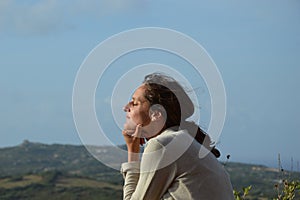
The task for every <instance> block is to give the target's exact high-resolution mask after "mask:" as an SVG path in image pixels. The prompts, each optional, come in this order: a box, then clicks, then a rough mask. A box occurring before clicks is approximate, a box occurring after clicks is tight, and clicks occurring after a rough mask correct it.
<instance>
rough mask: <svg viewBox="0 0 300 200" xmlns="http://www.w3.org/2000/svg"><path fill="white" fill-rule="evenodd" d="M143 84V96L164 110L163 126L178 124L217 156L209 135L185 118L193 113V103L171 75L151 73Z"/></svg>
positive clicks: (218, 154)
mask: <svg viewBox="0 0 300 200" xmlns="http://www.w3.org/2000/svg"><path fill="white" fill-rule="evenodd" d="M143 84H144V85H145V86H146V90H145V98H146V99H147V100H148V101H149V102H150V105H151V106H153V105H157V104H159V105H161V106H162V107H163V108H164V109H165V111H166V115H167V117H166V122H165V128H170V127H174V126H178V127H179V128H180V129H187V130H188V132H189V133H190V134H191V135H192V136H193V137H194V138H195V140H196V141H198V142H199V143H200V144H202V145H204V146H205V147H206V148H208V149H211V152H212V153H213V154H214V155H215V156H216V157H217V158H218V157H220V152H219V150H217V149H216V148H215V147H214V145H213V143H212V141H211V139H210V137H209V136H208V135H207V134H206V133H205V132H204V131H203V130H202V129H201V128H200V127H199V126H198V125H196V124H195V123H194V122H190V121H187V118H189V117H190V116H192V115H193V113H194V104H193V102H192V100H191V99H190V97H189V96H188V95H187V93H186V92H185V90H184V89H183V88H182V86H181V85H180V84H179V83H178V82H177V81H176V80H175V79H173V78H172V77H169V76H167V75H164V74H161V73H153V74H149V75H147V76H145V78H144V81H143Z"/></svg>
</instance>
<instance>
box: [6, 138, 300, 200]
mask: <svg viewBox="0 0 300 200" xmlns="http://www.w3.org/2000/svg"><path fill="white" fill-rule="evenodd" d="M122 148H124V147H122ZM93 149H94V150H95V151H96V152H100V154H101V152H102V154H101V156H103V157H105V156H106V157H112V156H114V153H115V148H114V147H110V146H103V147H93ZM103 152H104V153H103ZM111 164H114V163H111ZM224 165H225V166H224V167H225V168H226V169H227V171H228V173H229V174H230V177H231V181H232V184H233V186H234V188H235V189H237V190H241V189H242V188H243V187H246V186H249V185H252V189H251V192H250V196H249V199H271V197H275V195H276V192H275V190H274V185H275V184H276V183H278V182H279V181H280V180H281V179H283V178H289V179H293V180H300V174H299V173H290V172H285V171H283V172H278V170H277V169H273V168H268V167H265V166H263V165H250V164H243V163H232V162H228V163H226V164H224ZM122 184H123V179H122V176H121V174H120V172H119V171H117V170H114V169H112V168H109V167H107V166H105V165H103V164H102V163H101V162H99V161H98V160H96V159H95V158H94V157H93V156H91V154H90V153H89V152H88V151H87V150H86V148H85V147H84V146H76V145H60V144H53V145H46V144H41V143H31V142H29V141H24V142H23V143H22V144H20V145H18V146H15V147H8V148H0V199H104V200H105V199H121V197H122ZM43 197H45V198H43Z"/></svg>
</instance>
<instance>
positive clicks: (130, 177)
mask: <svg viewBox="0 0 300 200" xmlns="http://www.w3.org/2000/svg"><path fill="white" fill-rule="evenodd" d="M124 111H125V112H126V122H125V124H124V130H123V131H122V134H123V136H124V139H125V142H126V145H127V150H128V162H127V163H123V164H122V168H121V172H122V173H123V177H124V179H125V180H124V199H139V200H140V199H150V200H155V199H183V200H186V199H204V200H212V199H218V200H219V199H222V200H227V199H234V197H233V190H232V186H231V183H230V180H229V177H228V174H227V173H226V171H225V170H224V168H223V166H222V165H221V164H219V162H218V161H217V159H216V158H217V157H219V156H220V152H219V151H218V150H217V149H215V148H214V147H211V145H212V144H211V140H210V138H209V137H208V135H206V134H205V133H204V132H203V131H202V130H201V129H200V128H199V127H198V126H197V125H195V124H194V123H192V122H188V121H187V118H188V117H190V116H192V115H193V113H194V105H193V103H192V101H191V99H190V98H189V97H188V95H187V94H186V92H185V91H184V89H183V88H182V87H181V86H180V85H179V84H178V83H177V82H176V81H175V80H174V79H172V78H171V77H168V76H166V75H162V74H159V73H154V74H150V75H148V76H146V77H145V79H144V82H143V84H142V85H141V86H140V87H139V88H138V89H137V90H136V91H135V92H134V94H133V96H132V100H131V101H130V102H129V103H128V104H127V105H126V106H125V107H124ZM144 138H145V139H146V140H147V141H148V142H147V145H146V147H145V149H144V153H143V155H142V157H141V159H140V156H139V153H140V145H143V144H144Z"/></svg>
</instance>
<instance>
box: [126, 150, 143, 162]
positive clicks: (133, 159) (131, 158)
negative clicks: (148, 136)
mask: <svg viewBox="0 0 300 200" xmlns="http://www.w3.org/2000/svg"><path fill="white" fill-rule="evenodd" d="M139 160H140V154H139V153H134V152H128V162H136V161H139Z"/></svg>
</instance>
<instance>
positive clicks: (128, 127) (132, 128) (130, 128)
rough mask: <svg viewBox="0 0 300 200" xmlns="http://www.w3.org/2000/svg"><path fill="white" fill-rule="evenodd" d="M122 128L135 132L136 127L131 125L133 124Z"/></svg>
mask: <svg viewBox="0 0 300 200" xmlns="http://www.w3.org/2000/svg"><path fill="white" fill-rule="evenodd" d="M123 128H124V130H128V131H129V130H133V131H134V130H135V129H136V125H133V124H127V123H126V124H124V126H123Z"/></svg>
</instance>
